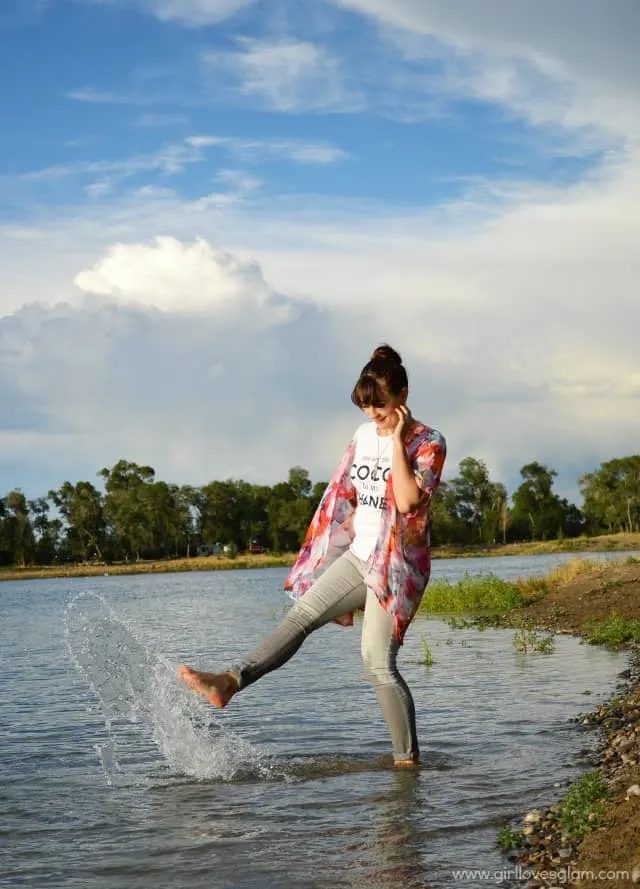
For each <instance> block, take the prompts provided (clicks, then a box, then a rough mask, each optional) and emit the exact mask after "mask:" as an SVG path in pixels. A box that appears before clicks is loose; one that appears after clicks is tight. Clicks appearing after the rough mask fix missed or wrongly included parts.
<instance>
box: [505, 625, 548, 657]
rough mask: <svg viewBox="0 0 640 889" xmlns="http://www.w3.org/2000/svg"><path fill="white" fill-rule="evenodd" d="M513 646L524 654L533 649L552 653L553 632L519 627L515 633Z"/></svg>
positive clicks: (543, 652) (542, 652) (540, 652)
mask: <svg viewBox="0 0 640 889" xmlns="http://www.w3.org/2000/svg"><path fill="white" fill-rule="evenodd" d="M513 647H514V648H515V650H516V651H520V652H521V653H522V654H528V653H529V652H533V651H535V652H538V653H539V654H551V653H552V652H553V648H554V641H553V633H538V632H536V631H535V630H531V629H529V628H528V627H519V628H518V629H517V630H516V632H515V633H514V634H513Z"/></svg>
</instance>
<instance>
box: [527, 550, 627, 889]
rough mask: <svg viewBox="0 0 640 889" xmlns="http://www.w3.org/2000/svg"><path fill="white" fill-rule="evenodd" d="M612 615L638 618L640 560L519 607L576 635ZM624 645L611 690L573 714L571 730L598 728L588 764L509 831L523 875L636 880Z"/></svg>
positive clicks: (540, 624) (553, 879)
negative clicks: (596, 702) (606, 698)
mask: <svg viewBox="0 0 640 889" xmlns="http://www.w3.org/2000/svg"><path fill="white" fill-rule="evenodd" d="M612 615H616V616H619V617H620V618H622V619H624V620H626V621H637V620H640V563H635V564H628V565H616V566H613V565H610V566H606V567H602V568H599V569H598V570H596V571H593V572H591V573H587V574H585V575H583V576H579V577H576V578H574V579H573V580H571V581H569V582H567V583H564V584H561V585H559V586H558V587H557V588H555V589H553V590H551V591H550V592H548V593H547V595H544V596H541V597H540V598H539V599H537V600H536V601H534V602H532V603H531V604H530V605H529V606H528V607H526V608H523V609H521V612H520V616H521V617H525V618H526V619H527V621H528V622H529V623H530V624H533V625H535V626H536V628H539V629H545V630H552V631H553V632H556V633H558V632H560V633H562V632H565V633H566V632H570V633H575V634H581V635H582V634H584V633H585V632H587V631H588V628H593V627H594V626H595V625H596V623H597V621H602V620H604V619H607V618H611V616H612ZM626 648H627V649H628V651H629V668H628V669H627V670H625V671H624V672H623V673H621V674H620V675H619V677H618V678H619V679H620V680H621V682H620V684H619V685H618V687H617V688H616V690H615V693H614V696H613V697H612V698H611V699H610V700H609V701H608V702H606V703H604V704H602V705H600V706H599V707H598V708H597V709H596V710H594V711H592V712H588V713H583V714H579V715H578V716H577V717H575V720H574V721H575V723H576V730H578V731H583V732H593V731H597V732H598V733H599V739H598V743H597V746H596V748H595V750H592V749H591V748H590V749H589V750H588V752H587V755H588V759H589V762H590V766H591V769H590V771H589V772H588V774H586V775H585V776H584V778H583V779H580V780H579V781H578V782H576V783H575V784H574V785H572V787H571V788H569V791H568V792H567V794H566V795H565V796H564V797H563V798H562V799H560V800H558V801H557V802H554V803H553V804H551V805H549V806H548V807H547V808H544V809H536V810H533V811H530V812H528V813H527V814H526V815H525V816H524V818H523V822H522V824H521V826H520V828H519V830H517V831H514V833H513V834H512V836H511V839H512V842H513V846H514V847H515V848H513V850H512V853H511V857H512V859H513V860H514V861H515V863H516V864H517V868H516V873H517V874H518V876H519V881H520V882H521V883H526V885H528V886H532V887H543V886H548V887H551V886H561V885H565V886H566V885H572V886H582V887H584V886H587V885H588V886H605V885H606V886H609V887H610V889H613V887H614V886H615V887H616V889H621V887H632V886H638V885H640V648H639V647H638V643H637V642H631V643H628V644H627V645H626ZM549 795H550V798H552V797H553V796H554V795H555V794H554V792H553V790H552V789H551V788H550V794H549Z"/></svg>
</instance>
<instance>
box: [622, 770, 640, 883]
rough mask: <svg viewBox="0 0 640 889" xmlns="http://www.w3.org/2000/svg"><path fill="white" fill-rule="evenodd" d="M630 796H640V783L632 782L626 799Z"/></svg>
mask: <svg viewBox="0 0 640 889" xmlns="http://www.w3.org/2000/svg"><path fill="white" fill-rule="evenodd" d="M630 796H640V784H632V785H631V787H629V788H628V789H627V793H626V796H625V799H629V797H630ZM639 867H640V865H639Z"/></svg>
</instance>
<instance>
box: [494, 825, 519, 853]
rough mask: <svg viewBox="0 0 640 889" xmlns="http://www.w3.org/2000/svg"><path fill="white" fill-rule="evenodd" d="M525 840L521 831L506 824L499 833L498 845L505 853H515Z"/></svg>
mask: <svg viewBox="0 0 640 889" xmlns="http://www.w3.org/2000/svg"><path fill="white" fill-rule="evenodd" d="M523 840H524V838H523V836H522V833H521V832H520V831H518V830H514V829H513V828H512V827H508V826H507V825H506V824H505V825H504V827H502V828H501V829H500V832H499V833H498V845H499V846H500V848H501V849H502V851H503V852H513V851H514V850H515V849H518V848H519V847H520V846H522V844H523Z"/></svg>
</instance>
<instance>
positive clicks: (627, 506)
mask: <svg viewBox="0 0 640 889" xmlns="http://www.w3.org/2000/svg"><path fill="white" fill-rule="evenodd" d="M578 486H579V488H580V493H581V494H582V496H583V497H584V513H585V516H586V518H587V521H588V523H589V526H590V528H591V530H592V531H594V532H597V531H608V532H609V533H612V532H615V531H627V532H628V533H633V532H635V531H640V455H638V454H634V455H633V456H630V457H618V458H616V459H614V460H608V461H606V462H605V463H601V464H600V468H599V469H597V470H595V471H594V472H589V473H587V474H586V475H583V476H581V477H580V478H579V479H578Z"/></svg>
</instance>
